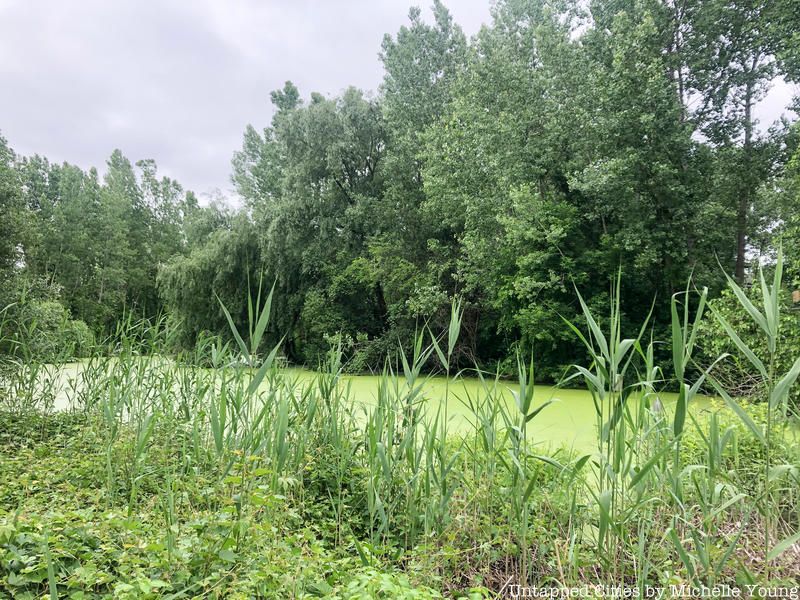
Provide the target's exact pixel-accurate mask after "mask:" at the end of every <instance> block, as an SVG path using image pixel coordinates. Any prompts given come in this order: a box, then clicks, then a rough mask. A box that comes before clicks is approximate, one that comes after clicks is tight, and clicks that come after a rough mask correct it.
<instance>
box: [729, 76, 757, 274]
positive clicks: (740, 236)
mask: <svg viewBox="0 0 800 600" xmlns="http://www.w3.org/2000/svg"><path fill="white" fill-rule="evenodd" d="M755 67H756V61H755V60H754V61H753V70H755ZM752 148H753V82H752V78H751V79H750V81H748V82H747V86H746V87H745V93H744V148H743V152H744V178H745V181H744V185H743V186H742V193H741V195H740V196H739V206H738V207H737V210H736V268H735V270H734V276H735V277H736V281H737V282H738V283H739V284H742V283H743V282H744V267H745V260H746V256H745V252H746V250H747V213H748V211H749V210H750V203H751V201H752V200H751V197H752V192H753V189H752V188H753V173H752V170H753V165H752V156H751V154H752Z"/></svg>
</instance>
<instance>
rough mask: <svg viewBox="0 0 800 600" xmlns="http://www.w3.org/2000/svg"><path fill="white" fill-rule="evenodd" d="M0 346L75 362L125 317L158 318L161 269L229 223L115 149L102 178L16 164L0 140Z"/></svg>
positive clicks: (150, 166)
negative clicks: (0, 325)
mask: <svg viewBox="0 0 800 600" xmlns="http://www.w3.org/2000/svg"><path fill="white" fill-rule="evenodd" d="M0 198H2V204H0V228H2V231H0V308H3V307H7V308H6V309H5V311H4V312H3V313H2V314H1V315H0V319H2V320H3V321H4V322H5V326H4V329H3V331H4V334H5V336H4V338H5V339H3V340H0V349H4V350H6V351H9V350H11V349H12V346H13V343H14V338H15V337H19V336H20V335H25V336H26V337H27V338H29V340H28V341H29V348H33V349H34V351H35V352H36V353H39V354H45V355H47V354H58V353H60V352H61V350H63V348H62V346H64V345H73V346H75V347H74V348H72V351H73V352H74V353H75V354H76V355H78V356H79V355H80V354H81V353H82V351H83V350H85V349H86V348H87V347H88V346H89V345H91V343H92V342H93V339H94V337H95V334H98V335H105V334H108V333H109V332H111V331H113V329H114V327H115V325H116V323H117V322H118V321H119V320H121V319H123V318H125V319H128V318H130V319H141V318H153V317H155V316H157V315H158V314H159V313H161V312H163V303H162V301H161V300H160V298H159V294H158V291H157V289H156V274H157V271H158V268H159V266H160V265H163V264H164V263H166V262H167V261H168V260H169V259H170V258H172V257H174V256H176V255H179V254H182V253H187V252H189V251H191V249H192V248H195V247H201V246H202V244H204V243H205V239H206V238H207V236H208V235H209V234H211V232H213V231H216V230H218V229H220V228H221V227H222V226H224V224H225V223H226V221H227V220H229V218H230V216H229V215H228V214H227V213H226V212H225V211H224V210H223V209H220V208H218V207H215V206H211V207H201V206H199V205H198V202H197V199H196V198H195V196H194V194H192V193H191V192H184V191H183V189H182V188H181V186H180V185H179V184H177V183H176V182H174V181H172V180H170V179H169V178H166V177H162V178H159V177H158V175H157V170H156V165H155V163H154V162H153V161H151V160H144V161H139V162H138V163H137V164H136V167H134V165H132V164H131V162H130V161H129V160H128V159H127V158H125V157H124V156H123V155H122V153H121V152H120V151H118V150H117V151H114V153H113V154H112V155H111V157H110V158H109V159H108V162H107V164H106V172H105V175H104V176H103V177H102V179H101V178H100V177H99V176H98V173H97V171H96V170H95V169H91V170H90V171H88V172H86V171H83V170H82V169H80V168H79V167H76V166H74V165H70V164H66V163H65V164H63V165H57V164H51V163H50V162H48V161H47V160H46V159H44V158H42V157H40V156H33V157H30V158H25V157H17V156H15V155H14V154H13V152H12V151H11V150H10V148H9V147H8V145H7V143H6V141H5V140H3V139H2V138H0Z"/></svg>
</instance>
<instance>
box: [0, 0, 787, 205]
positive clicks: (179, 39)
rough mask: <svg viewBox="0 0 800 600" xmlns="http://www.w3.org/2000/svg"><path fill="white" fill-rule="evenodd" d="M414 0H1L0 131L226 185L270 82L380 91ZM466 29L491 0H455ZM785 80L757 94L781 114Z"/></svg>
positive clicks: (261, 118) (266, 114) (75, 157)
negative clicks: (387, 43) (386, 49)
mask: <svg viewBox="0 0 800 600" xmlns="http://www.w3.org/2000/svg"><path fill="white" fill-rule="evenodd" d="M411 4H428V2H427V1H420V0H417V1H414V0H373V1H370V0H355V1H345V0H329V1H323V0H318V1H312V0H303V1H297V0H294V1H292V0H270V1H259V0H228V1H225V2H222V1H219V0H167V1H165V2H155V1H149V0H145V1H143V0H115V1H114V2H108V1H107V0H82V1H81V2H63V1H60V0H44V1H36V2H30V1H28V0H0V82H2V93H0V132H2V134H3V136H4V137H6V138H7V139H8V141H9V143H10V144H11V145H12V147H14V149H15V150H16V151H17V152H19V153H21V154H33V153H39V154H43V155H45V156H47V157H49V158H50V159H51V160H54V161H64V160H67V161H69V162H74V163H76V164H78V165H80V166H82V167H85V168H88V167H89V166H98V167H100V168H102V166H103V165H104V163H105V160H106V158H107V157H108V155H109V154H110V153H111V151H112V150H113V149H114V148H120V149H121V150H122V151H123V152H124V153H125V154H126V155H127V156H128V157H129V158H131V159H132V160H138V159H140V158H154V159H155V160H156V162H157V163H158V165H159V168H160V170H161V172H162V173H163V174H166V175H169V176H171V177H174V178H176V179H177V180H178V181H180V182H181V183H182V184H184V186H186V187H188V188H191V189H194V190H196V191H198V192H200V193H202V192H206V191H208V190H211V189H214V188H219V189H221V190H222V191H223V193H226V194H229V193H231V192H230V183H229V174H230V159H231V156H232V154H233V152H234V151H235V150H236V149H237V148H238V147H239V145H240V142H241V135H242V132H243V130H244V127H245V125H246V124H248V123H252V124H254V125H256V126H257V127H260V126H263V125H264V124H266V123H268V121H269V118H270V115H271V107H270V104H269V92H270V91H271V90H274V89H276V88H279V87H281V86H282V85H283V82H284V81H285V80H287V79H291V80H292V81H294V82H295V83H296V84H297V85H298V87H299V88H300V90H301V92H302V93H303V95H304V96H307V95H308V94H309V93H310V92H311V91H319V92H322V93H325V94H336V93H338V92H340V91H341V90H342V89H344V88H345V87H347V86H348V85H356V86H358V87H360V88H362V89H365V90H376V89H377V86H378V85H379V83H380V80H381V78H382V68H381V65H380V61H379V59H378V51H379V49H380V43H381V39H382V37H383V35H384V33H394V32H396V31H397V29H398V28H399V27H400V26H401V25H403V24H405V23H406V22H407V15H408V8H409V6H410V5H411ZM449 4H450V5H452V6H451V11H452V13H453V15H454V17H455V20H456V21H457V22H458V23H459V24H461V26H462V27H463V28H464V30H465V32H466V33H467V34H470V35H471V34H473V33H475V32H477V31H478V29H479V28H480V25H481V23H483V22H488V21H489V18H490V17H489V0H458V1H457V2H456V1H454V0H452V1H451V2H450V3H449ZM790 95H791V93H790V91H789V89H788V87H787V86H785V84H781V85H780V86H777V87H776V91H775V92H773V93H771V94H770V96H769V97H768V98H767V99H766V100H765V102H764V103H762V106H761V107H760V110H759V116H760V118H761V119H762V121H763V120H766V121H772V120H774V118H777V116H779V114H780V112H781V111H782V109H783V107H784V106H785V105H786V102H787V100H788V98H789V96H790Z"/></svg>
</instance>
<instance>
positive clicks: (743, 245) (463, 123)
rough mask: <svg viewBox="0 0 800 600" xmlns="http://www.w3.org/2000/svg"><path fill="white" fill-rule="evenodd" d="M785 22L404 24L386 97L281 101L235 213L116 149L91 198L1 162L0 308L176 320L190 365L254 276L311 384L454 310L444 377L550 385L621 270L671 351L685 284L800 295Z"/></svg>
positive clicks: (665, 15) (634, 13)
mask: <svg viewBox="0 0 800 600" xmlns="http://www.w3.org/2000/svg"><path fill="white" fill-rule="evenodd" d="M792 8H793V7H792V2H790V1H789V0H781V1H775V2H764V1H762V0H741V1H738V0H737V2H734V3H733V4H731V3H730V2H721V1H719V2H718V1H716V0H713V1H709V0H703V1H701V0H688V1H686V2H672V1H671V0H622V1H617V0H614V1H611V0H597V1H594V2H590V3H582V2H575V1H573V0H563V1H547V0H503V1H501V2H498V3H497V4H496V5H495V6H494V8H493V10H492V17H493V20H492V23H491V24H490V25H488V26H485V27H483V28H482V29H481V31H480V32H479V33H478V34H477V35H476V36H474V37H473V38H472V39H467V38H466V36H465V35H464V33H463V32H462V31H461V29H460V28H459V27H458V25H457V24H456V23H454V21H453V19H452V18H451V16H450V14H449V13H448V11H447V9H446V8H445V7H444V6H443V5H442V4H441V3H440V2H438V1H437V2H434V5H433V21H432V22H426V21H425V20H424V19H423V17H422V13H421V11H420V10H418V9H412V10H411V11H410V14H409V17H410V23H409V24H408V25H407V26H404V27H402V28H401V29H400V30H399V31H398V32H397V33H396V34H395V35H393V36H392V35H387V36H386V37H385V38H384V40H383V43H382V45H381V48H380V54H379V55H380V59H381V61H382V62H383V66H384V69H385V75H384V80H383V83H382V85H381V87H380V90H379V93H378V94H377V95H375V96H373V95H371V94H368V93H365V92H363V91H361V90H357V89H354V88H349V89H347V90H345V91H344V92H343V93H342V94H341V95H339V96H336V97H324V96H322V95H321V94H318V93H311V94H310V96H309V97H307V98H304V97H303V95H302V94H301V92H300V90H298V89H297V88H296V87H295V86H294V85H293V84H292V83H291V82H287V83H286V84H285V86H284V87H283V88H282V89H279V90H276V91H275V92H273V93H272V104H273V113H272V118H271V122H270V124H269V125H268V126H267V127H265V128H257V127H253V126H248V127H247V129H246V130H245V133H244V141H243V145H242V149H241V150H240V151H239V152H237V153H236V155H235V156H234V157H233V174H232V179H233V182H234V183H235V185H236V189H237V191H238V193H239V195H240V197H241V201H242V205H241V206H240V208H238V209H237V210H229V209H224V208H220V207H217V206H213V205H212V206H208V207H201V206H198V203H197V200H196V199H195V197H194V196H193V195H192V194H191V193H185V192H184V191H183V190H182V189H181V187H180V186H179V185H178V184H177V183H176V182H174V181H171V180H169V179H166V178H162V179H159V178H158V176H157V172H156V167H155V164H154V163H153V162H152V161H141V162H139V163H137V167H138V170H137V169H136V168H134V167H133V165H131V163H130V162H129V161H128V160H127V159H126V158H125V157H124V156H123V155H122V154H121V153H120V152H118V151H115V152H114V153H113V154H112V156H111V158H110V159H109V161H108V164H107V168H106V172H105V175H104V176H103V177H102V178H100V177H99V176H98V174H97V173H96V172H95V171H94V170H92V171H89V172H88V173H87V172H84V171H82V170H80V169H78V168H76V167H74V166H71V165H68V164H65V165H52V164H50V163H48V162H47V161H46V160H45V159H43V158H40V157H38V156H35V157H31V158H20V157H15V156H14V155H13V153H12V152H11V151H10V150H9V149H8V147H7V145H6V144H5V142H3V143H2V144H0V194H2V200H3V202H2V207H0V210H2V219H0V223H2V225H0V227H2V228H3V231H2V235H0V240H2V241H0V277H2V278H3V280H4V281H6V280H12V279H13V280H15V281H16V283H15V284H14V285H4V286H3V288H2V289H3V292H2V295H3V296H4V297H2V298H0V301H1V302H2V303H3V304H7V303H11V302H14V301H16V300H17V299H18V298H19V297H20V294H21V290H32V292H31V294H30V295H31V297H33V298H34V299H36V300H41V301H48V302H49V301H57V302H61V303H62V304H63V305H64V307H65V308H66V309H67V310H68V312H69V315H68V316H69V318H72V319H75V320H78V321H83V322H85V323H86V324H87V325H88V327H89V328H90V329H91V330H92V331H93V332H94V333H95V334H105V333H107V332H108V331H109V329H110V328H113V326H114V324H115V323H116V322H117V321H118V320H119V319H120V318H121V317H122V316H123V315H124V314H125V313H134V314H135V315H137V316H138V315H143V316H147V317H155V316H156V315H157V314H159V313H161V312H162V311H165V310H166V311H167V312H168V313H169V315H170V318H172V319H174V320H175V322H176V323H179V324H180V326H181V328H182V329H181V334H180V336H178V342H179V344H180V346H182V347H185V348H189V347H191V346H192V345H193V344H194V343H195V342H196V340H197V339H198V337H199V336H201V334H204V332H210V333H212V334H220V335H223V336H227V335H228V333H227V328H226V320H225V317H224V315H223V313H222V312H221V310H220V307H219V303H218V302H217V297H219V298H221V299H222V300H223V301H224V302H225V303H226V305H228V306H229V307H230V308H231V312H232V315H233V318H234V320H235V322H237V323H238V324H241V323H242V322H243V321H244V319H245V316H246V306H245V304H244V302H243V300H242V299H243V298H245V297H246V294H245V291H246V290H247V289H248V286H249V282H254V281H258V280H260V279H261V278H262V276H263V277H264V278H265V280H267V281H269V282H272V281H273V280H274V282H275V299H274V302H275V308H276V315H277V316H276V319H275V321H274V323H273V324H272V325H271V330H270V331H269V332H268V335H267V337H266V338H265V339H267V340H269V341H270V342H274V341H276V340H278V339H283V340H284V341H283V347H282V352H283V353H284V354H285V355H286V356H287V357H288V358H289V359H290V360H292V361H294V362H297V363H304V364H307V365H310V366H316V365H317V364H318V363H319V361H320V360H321V358H322V356H323V355H324V353H325V352H326V350H327V349H328V348H329V347H330V345H331V343H333V342H335V341H336V340H338V341H339V342H341V343H342V344H343V347H344V350H345V355H346V357H347V359H348V365H349V367H348V368H350V369H351V370H354V371H364V370H369V369H373V370H374V369H380V368H381V366H382V362H383V360H384V359H385V357H386V356H387V354H394V353H395V350H396V348H397V341H398V340H399V341H401V342H402V343H403V344H404V345H405V346H406V347H408V346H409V344H410V343H411V340H412V338H413V333H414V331H415V330H417V329H418V328H419V327H420V326H421V325H422V324H423V323H426V322H427V323H430V324H431V326H432V327H434V328H436V327H440V326H442V324H443V323H444V321H445V320H446V317H447V314H448V310H449V308H448V307H449V306H450V303H451V300H452V299H453V298H454V297H455V296H459V297H460V298H462V299H463V302H464V308H465V311H464V318H463V324H462V325H463V330H464V334H463V335H462V336H461V338H460V340H459V344H458V347H457V348H456V350H455V352H454V353H453V361H454V366H455V365H459V366H465V365H470V364H472V362H473V361H475V362H478V363H479V364H481V365H485V366H494V365H496V364H500V365H501V366H502V368H503V369H504V370H506V371H509V372H510V371H511V370H513V369H512V368H511V367H512V365H513V355H514V351H515V347H517V346H521V347H523V348H525V349H529V348H533V350H534V352H535V354H536V355H537V356H538V357H539V363H540V373H541V374H542V375H543V376H544V377H546V378H549V379H552V380H555V379H557V378H558V377H559V376H560V374H561V373H562V372H563V369H564V367H565V366H566V365H568V364H569V363H570V362H572V361H574V360H577V359H580V358H583V357H584V356H585V355H583V354H582V353H583V350H581V349H579V348H577V347H576V345H575V344H574V342H573V341H572V340H571V339H570V336H569V333H568V331H567V330H566V329H565V328H564V327H563V322H562V319H561V317H566V318H568V319H577V320H578V321H580V319H581V317H580V311H579V307H578V304H577V303H576V301H575V295H574V293H573V291H574V287H573V286H577V287H578V288H579V289H580V290H581V291H582V293H583V294H584V295H585V296H586V297H587V299H588V302H589V304H590V305H591V306H592V307H594V308H599V307H601V306H605V305H606V304H607V302H608V292H609V279H610V277H611V276H612V275H613V274H615V273H616V272H617V270H618V269H620V268H621V269H622V281H623V288H622V296H623V299H624V302H623V305H624V306H625V307H626V310H627V311H628V315H627V316H628V317H630V319H631V320H632V321H638V320H642V319H643V317H644V316H645V315H647V314H648V312H649V311H650V307H651V305H652V303H653V302H654V299H655V304H654V305H653V315H654V318H653V321H652V325H653V327H654V330H655V334H656V336H657V337H658V336H660V335H662V334H663V333H664V332H665V331H666V328H667V325H668V322H669V300H670V298H671V296H672V295H673V294H674V293H676V292H678V291H680V290H682V289H684V287H685V284H686V281H687V279H688V278H689V276H690V274H693V275H694V278H695V280H696V281H698V282H700V283H702V284H703V285H707V286H709V288H710V293H711V296H712V297H714V296H716V295H717V294H718V292H719V290H720V289H721V287H722V284H723V282H724V279H723V278H722V274H723V273H724V272H725V271H727V272H729V273H730V274H731V275H733V276H735V277H736V278H737V280H739V281H740V282H741V281H747V280H749V279H750V278H751V277H752V274H753V270H752V266H753V265H754V264H755V263H757V262H759V261H762V262H763V261H764V260H767V261H768V260H770V259H771V257H773V256H774V251H775V248H776V247H777V245H778V244H779V242H780V239H781V238H782V237H785V242H784V245H785V247H786V256H787V269H788V270H789V271H791V272H794V273H795V274H796V273H798V268H799V267H798V266H797V265H798V259H797V248H798V247H800V242H798V234H797V231H798V229H797V228H798V218H800V217H798V212H799V211H798V210H797V206H798V204H797V199H798V195H797V194H798V191H797V190H798V188H799V187H800V184H798V183H797V181H798V175H797V173H798V169H797V162H798V158H797V156H798V155H797V137H798V136H797V128H796V127H793V126H792V125H791V124H790V123H788V122H781V123H776V124H775V125H774V127H772V128H771V129H769V130H765V129H764V128H763V125H765V124H761V125H762V127H759V126H758V125H759V124H758V123H757V122H756V120H755V117H754V115H753V108H754V106H755V105H756V103H757V102H758V101H759V100H760V99H762V98H763V97H764V95H765V93H766V91H767V89H768V88H769V86H770V85H771V83H772V82H774V81H775V79H776V78H777V77H783V78H785V79H787V80H790V81H796V80H797V78H798V77H799V76H800V67H798V53H797V50H796V33H795V32H796V30H797V29H798V28H797V12H796V11H793V10H792ZM793 154H794V155H795V158H794V160H793V161H792V159H791V157H792V155H793ZM793 164H794V167H793V166H792V165H793ZM718 263H721V265H722V267H723V268H722V269H719V268H718V267H719V265H718ZM796 277H797V275H796V276H795V279H794V280H792V279H789V280H788V283H790V284H791V283H794V284H795V285H797V284H796ZM660 351H661V350H660V349H657V352H660Z"/></svg>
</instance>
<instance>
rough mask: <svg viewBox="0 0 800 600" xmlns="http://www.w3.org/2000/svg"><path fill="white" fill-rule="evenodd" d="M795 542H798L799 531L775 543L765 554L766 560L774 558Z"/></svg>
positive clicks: (799, 540) (799, 537)
mask: <svg viewBox="0 0 800 600" xmlns="http://www.w3.org/2000/svg"><path fill="white" fill-rule="evenodd" d="M797 542H800V531H798V532H797V533H795V534H794V535H790V536H789V537H787V538H785V539H783V540H781V541H780V542H778V543H777V544H775V547H774V548H773V549H772V550H770V551H769V554H767V560H775V559H776V558H778V557H779V556H780V555H781V554H783V553H784V552H786V551H787V550H788V549H789V548H791V547H792V546H794V545H795V544H796V543H797Z"/></svg>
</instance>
